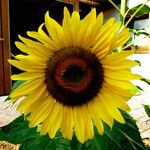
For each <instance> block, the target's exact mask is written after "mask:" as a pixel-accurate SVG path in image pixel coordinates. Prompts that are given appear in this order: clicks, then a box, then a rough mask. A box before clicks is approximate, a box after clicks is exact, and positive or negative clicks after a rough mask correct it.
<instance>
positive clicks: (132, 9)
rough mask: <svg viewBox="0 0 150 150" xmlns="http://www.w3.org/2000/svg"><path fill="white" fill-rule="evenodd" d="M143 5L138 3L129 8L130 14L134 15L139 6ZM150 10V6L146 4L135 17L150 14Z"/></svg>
mask: <svg viewBox="0 0 150 150" xmlns="http://www.w3.org/2000/svg"><path fill="white" fill-rule="evenodd" d="M141 6H142V4H140V5H137V6H136V7H133V8H131V9H130V10H129V12H128V15H133V14H134V13H135V11H136V10H137V9H138V8H139V7H141ZM149 12H150V7H149V6H147V5H144V6H143V7H142V9H140V10H139V11H138V12H137V13H136V15H135V17H140V16H143V15H145V14H149Z"/></svg>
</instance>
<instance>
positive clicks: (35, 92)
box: [17, 84, 47, 110]
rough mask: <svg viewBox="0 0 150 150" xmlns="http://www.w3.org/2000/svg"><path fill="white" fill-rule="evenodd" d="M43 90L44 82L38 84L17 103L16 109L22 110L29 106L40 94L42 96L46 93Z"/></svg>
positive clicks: (44, 88) (44, 87)
mask: <svg viewBox="0 0 150 150" xmlns="http://www.w3.org/2000/svg"><path fill="white" fill-rule="evenodd" d="M45 90H46V85H45V84H41V85H40V86H38V88H36V89H34V90H33V91H32V93H31V94H30V95H28V96H27V97H26V98H25V99H24V100H23V101H21V102H20V103H19V105H18V107H17V109H18V110H23V109H25V108H27V107H29V105H31V104H32V103H34V102H35V101H37V100H38V99H39V98H40V96H41V95H42V96H43V95H47V92H46V91H45ZM43 98H44V97H43Z"/></svg>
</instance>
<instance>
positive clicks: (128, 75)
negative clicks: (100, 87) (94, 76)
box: [104, 69, 142, 80]
mask: <svg viewBox="0 0 150 150" xmlns="http://www.w3.org/2000/svg"><path fill="white" fill-rule="evenodd" d="M104 76H105V78H106V77H107V78H110V79H113V80H139V79H142V76H140V75H138V74H133V73H132V72H131V71H130V70H125V69H124V70H118V71H117V72H116V71H111V70H110V71H109V70H107V71H104Z"/></svg>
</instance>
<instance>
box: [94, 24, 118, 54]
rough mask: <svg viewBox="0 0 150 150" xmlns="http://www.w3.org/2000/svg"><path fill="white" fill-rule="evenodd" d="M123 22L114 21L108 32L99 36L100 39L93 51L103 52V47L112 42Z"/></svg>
mask: <svg viewBox="0 0 150 150" xmlns="http://www.w3.org/2000/svg"><path fill="white" fill-rule="evenodd" d="M120 25H121V23H120V22H117V23H114V24H113V25H112V26H111V28H110V29H108V31H107V32H105V33H103V34H102V35H101V36H100V37H99V41H97V43H95V46H94V47H93V48H92V50H93V52H95V53H98V52H99V53H101V52H102V51H103V49H104V48H105V47H106V46H107V45H108V44H109V43H110V42H111V40H112V38H113V37H114V35H115V34H116V31H118V30H119V28H120Z"/></svg>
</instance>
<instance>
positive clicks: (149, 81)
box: [141, 78, 150, 85]
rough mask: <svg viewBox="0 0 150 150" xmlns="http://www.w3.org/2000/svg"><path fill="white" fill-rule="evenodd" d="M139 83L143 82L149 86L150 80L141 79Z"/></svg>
mask: <svg viewBox="0 0 150 150" xmlns="http://www.w3.org/2000/svg"><path fill="white" fill-rule="evenodd" d="M141 81H144V82H145V83H147V84H149V85H150V80H149V79H146V78H143V79H141Z"/></svg>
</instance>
